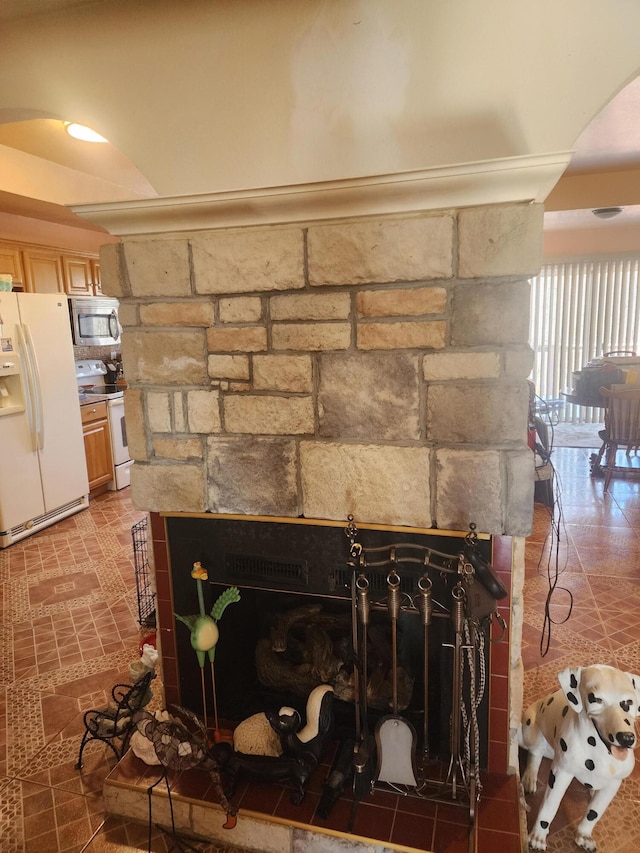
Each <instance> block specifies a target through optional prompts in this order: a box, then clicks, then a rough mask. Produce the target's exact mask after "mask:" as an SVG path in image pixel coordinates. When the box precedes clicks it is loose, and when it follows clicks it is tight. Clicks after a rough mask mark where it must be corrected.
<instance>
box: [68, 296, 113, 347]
mask: <svg viewBox="0 0 640 853" xmlns="http://www.w3.org/2000/svg"><path fill="white" fill-rule="evenodd" d="M118 304H119V303H118V300H117V299H107V298H102V297H93V296H78V297H74V298H72V299H69V312H70V315H71V331H72V334H73V343H74V344H75V345H76V346H78V347H102V346H113V345H114V344H119V343H120V333H121V332H122V328H121V326H120V323H119V322H118Z"/></svg>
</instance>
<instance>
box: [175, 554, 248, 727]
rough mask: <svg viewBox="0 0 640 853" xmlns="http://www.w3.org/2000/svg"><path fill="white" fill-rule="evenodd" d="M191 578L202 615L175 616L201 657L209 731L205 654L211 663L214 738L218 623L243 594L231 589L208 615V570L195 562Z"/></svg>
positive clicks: (204, 707)
mask: <svg viewBox="0 0 640 853" xmlns="http://www.w3.org/2000/svg"><path fill="white" fill-rule="evenodd" d="M191 577H192V578H194V579H195V582H196V586H197V588H198V604H199V605H200V613H196V614H195V615H194V616H180V615H179V614H177V613H174V616H175V617H176V619H177V620H178V621H179V622H182V623H183V625H186V626H187V628H188V629H189V631H191V648H192V649H193V650H194V651H195V653H196V655H197V657H198V664H199V666H200V680H201V684H202V707H203V714H204V725H205V728H206V729H208V728H209V724H208V720H207V698H206V692H205V679H204V664H205V654H206V655H207V656H208V658H209V663H210V665H211V690H212V693H213V716H214V737H215V734H217V733H218V732H219V727H218V697H217V695H216V678H215V669H214V659H215V654H216V645H217V643H218V638H219V636H220V632H219V630H218V624H217V623H218V622H219V621H220V619H221V617H222V614H223V613H224V611H225V610H226V608H227V606H228V605H229V604H233V603H235V602H236V601H240V593H239V591H238V588H237V587H235V586H230V587H229V588H228V589H226V590H225V591H224V592H223V593H222V594H221V595H220V596H219V597H218V599H217V600H216V602H215V604H214V605H213V607H212V608H211V613H210V614H207V613H206V612H205V607H204V592H203V589H202V581H206V580H208V577H209V575H208V574H207V570H206V569H205V568H204V567H203V566H202V564H201V563H199V562H197V563H194V564H193V569H192V570H191Z"/></svg>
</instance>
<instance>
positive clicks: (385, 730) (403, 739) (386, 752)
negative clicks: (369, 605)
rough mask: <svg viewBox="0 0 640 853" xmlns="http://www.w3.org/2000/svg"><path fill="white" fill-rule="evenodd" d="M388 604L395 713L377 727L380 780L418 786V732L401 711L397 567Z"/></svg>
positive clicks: (389, 587) (389, 581)
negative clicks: (401, 714) (399, 695)
mask: <svg viewBox="0 0 640 853" xmlns="http://www.w3.org/2000/svg"><path fill="white" fill-rule="evenodd" d="M387 607H388V609H389V615H390V617H391V656H392V661H391V664H392V696H393V701H392V710H393V713H392V714H388V715H387V716H385V717H382V718H381V719H380V720H379V721H378V724H377V726H376V732H375V736H376V746H377V751H378V766H377V771H376V781H377V782H386V783H387V784H389V785H391V786H392V787H393V786H395V785H406V786H409V787H411V788H416V787H417V785H418V783H417V780H416V770H415V754H416V742H417V735H416V731H415V729H414V727H413V726H412V725H411V723H410V722H409V720H406V719H405V718H404V717H401V716H400V715H399V714H398V627H397V625H398V614H399V613H400V577H399V576H398V574H397V572H396V570H395V569H392V570H391V571H390V572H389V575H388V576H387Z"/></svg>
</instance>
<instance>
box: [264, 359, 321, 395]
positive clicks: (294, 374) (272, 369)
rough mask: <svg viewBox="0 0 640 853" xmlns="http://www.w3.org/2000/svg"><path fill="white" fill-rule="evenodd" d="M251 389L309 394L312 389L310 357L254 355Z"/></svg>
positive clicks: (311, 362) (311, 363)
mask: <svg viewBox="0 0 640 853" xmlns="http://www.w3.org/2000/svg"><path fill="white" fill-rule="evenodd" d="M253 387H254V389H255V390H256V391H290V392H296V393H302V394H310V393H311V391H312V389H313V361H312V359H311V356H310V355H254V356H253Z"/></svg>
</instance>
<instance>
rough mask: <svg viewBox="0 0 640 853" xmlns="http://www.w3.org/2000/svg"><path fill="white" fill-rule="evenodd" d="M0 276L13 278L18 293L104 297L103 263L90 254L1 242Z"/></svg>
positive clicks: (50, 247)
mask: <svg viewBox="0 0 640 853" xmlns="http://www.w3.org/2000/svg"><path fill="white" fill-rule="evenodd" d="M0 273H8V274H9V275H10V276H12V277H13V285H14V287H15V288H16V289H17V290H26V291H27V292H28V293H67V294H68V295H69V296H100V295H101V294H102V285H101V281H100V259H99V258H98V256H97V255H92V254H90V253H88V252H70V251H68V250H65V249H57V248H55V247H53V246H37V245H35V244H30V243H14V242H13V241H9V240H0Z"/></svg>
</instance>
